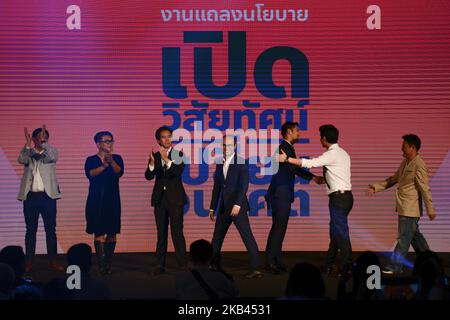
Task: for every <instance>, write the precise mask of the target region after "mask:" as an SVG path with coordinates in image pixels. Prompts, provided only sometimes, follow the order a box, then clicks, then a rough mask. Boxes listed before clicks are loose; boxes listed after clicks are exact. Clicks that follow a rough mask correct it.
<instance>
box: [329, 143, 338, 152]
mask: <svg viewBox="0 0 450 320" xmlns="http://www.w3.org/2000/svg"><path fill="white" fill-rule="evenodd" d="M337 148H339V145H338V144H337V143H333V144H332V145H331V146H330V147H329V148H328V150H333V149H337Z"/></svg>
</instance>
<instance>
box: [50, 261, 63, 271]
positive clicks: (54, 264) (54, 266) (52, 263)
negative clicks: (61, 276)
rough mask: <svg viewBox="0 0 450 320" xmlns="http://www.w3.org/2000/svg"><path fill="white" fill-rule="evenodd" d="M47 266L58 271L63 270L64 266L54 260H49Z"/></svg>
mask: <svg viewBox="0 0 450 320" xmlns="http://www.w3.org/2000/svg"><path fill="white" fill-rule="evenodd" d="M48 267H49V268H50V269H52V270H54V271H59V272H61V271H64V270H65V268H64V267H63V266H62V265H60V264H59V263H58V262H56V261H50V263H49V264H48Z"/></svg>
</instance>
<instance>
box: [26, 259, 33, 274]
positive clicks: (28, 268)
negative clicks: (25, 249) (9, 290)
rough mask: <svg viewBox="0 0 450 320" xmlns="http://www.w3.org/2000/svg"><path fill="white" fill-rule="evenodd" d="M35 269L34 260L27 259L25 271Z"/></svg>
mask: <svg viewBox="0 0 450 320" xmlns="http://www.w3.org/2000/svg"><path fill="white" fill-rule="evenodd" d="M31 270H33V262H32V261H27V262H25V273H28V272H31Z"/></svg>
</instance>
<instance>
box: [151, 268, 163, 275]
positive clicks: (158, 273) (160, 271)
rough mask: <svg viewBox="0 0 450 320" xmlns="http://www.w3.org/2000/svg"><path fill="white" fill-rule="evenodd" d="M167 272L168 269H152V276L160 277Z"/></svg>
mask: <svg viewBox="0 0 450 320" xmlns="http://www.w3.org/2000/svg"><path fill="white" fill-rule="evenodd" d="M165 272H166V269H164V268H162V267H155V268H153V269H152V271H151V274H152V276H159V275H160V274H163V273H165Z"/></svg>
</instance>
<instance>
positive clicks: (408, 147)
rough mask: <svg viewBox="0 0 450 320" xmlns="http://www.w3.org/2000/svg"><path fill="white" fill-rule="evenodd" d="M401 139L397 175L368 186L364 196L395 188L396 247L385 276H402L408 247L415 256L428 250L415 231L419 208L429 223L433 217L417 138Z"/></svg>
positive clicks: (417, 226)
mask: <svg viewBox="0 0 450 320" xmlns="http://www.w3.org/2000/svg"><path fill="white" fill-rule="evenodd" d="M402 138H403V144H402V151H403V157H404V158H405V159H404V160H403V161H402V163H401V164H400V167H399V168H398V170H397V172H396V173H395V174H394V175H393V176H391V177H389V178H387V179H386V180H383V181H380V182H377V183H374V184H371V185H369V189H368V194H369V195H373V194H374V193H376V192H379V191H383V190H386V189H388V188H390V187H392V186H393V185H395V184H398V186H397V190H396V192H395V198H396V207H395V211H397V213H398V236H397V245H396V246H395V249H394V253H393V255H392V258H391V265H389V266H388V267H387V268H386V269H387V270H384V271H383V272H384V273H387V274H393V273H395V274H398V273H401V272H402V266H403V265H404V262H405V256H406V254H407V253H408V249H409V246H410V245H412V246H413V248H414V251H415V252H416V253H420V252H423V251H425V250H429V247H428V244H427V241H426V240H425V238H424V236H423V235H422V233H420V231H419V224H418V222H419V219H420V217H421V216H422V213H423V209H422V205H423V204H424V205H425V208H426V210H427V213H428V217H429V218H430V220H433V219H434V218H435V217H436V213H435V210H434V207H433V201H432V199H431V191H430V186H429V181H428V180H429V179H428V168H427V166H426V164H425V162H424V161H423V160H422V158H421V157H420V156H419V154H418V152H419V149H420V145H421V141H420V138H419V137H418V136H416V135H414V134H407V135H404V136H403V137H402Z"/></svg>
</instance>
